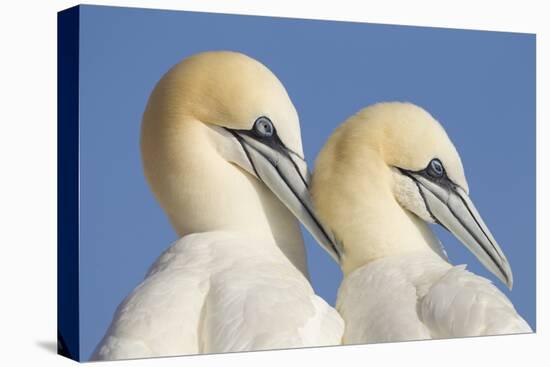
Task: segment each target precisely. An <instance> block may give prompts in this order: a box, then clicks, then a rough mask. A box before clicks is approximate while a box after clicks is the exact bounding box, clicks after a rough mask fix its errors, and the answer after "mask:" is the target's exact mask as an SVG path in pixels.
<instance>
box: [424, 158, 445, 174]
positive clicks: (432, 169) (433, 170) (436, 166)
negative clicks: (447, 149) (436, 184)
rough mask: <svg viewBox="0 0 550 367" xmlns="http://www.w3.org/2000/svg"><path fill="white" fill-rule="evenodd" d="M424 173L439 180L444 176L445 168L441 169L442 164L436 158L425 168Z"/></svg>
mask: <svg viewBox="0 0 550 367" xmlns="http://www.w3.org/2000/svg"><path fill="white" fill-rule="evenodd" d="M426 172H427V173H428V175H430V176H431V177H433V178H441V177H443V175H445V168H443V163H441V161H440V160H439V159H437V158H434V159H432V160H431V161H430V163H429V164H428V167H426Z"/></svg>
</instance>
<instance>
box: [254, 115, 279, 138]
mask: <svg viewBox="0 0 550 367" xmlns="http://www.w3.org/2000/svg"><path fill="white" fill-rule="evenodd" d="M254 132H255V133H256V135H258V136H259V137H261V138H269V137H270V136H272V135H273V133H274V132H275V128H274V127H273V123H272V122H271V120H270V119H268V118H267V117H265V116H262V117H259V118H258V119H257V120H256V122H255V123H254Z"/></svg>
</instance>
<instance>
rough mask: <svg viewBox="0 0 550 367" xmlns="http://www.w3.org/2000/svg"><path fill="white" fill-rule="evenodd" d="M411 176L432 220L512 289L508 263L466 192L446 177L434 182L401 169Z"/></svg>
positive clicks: (510, 271) (511, 277) (510, 270)
mask: <svg viewBox="0 0 550 367" xmlns="http://www.w3.org/2000/svg"><path fill="white" fill-rule="evenodd" d="M401 172H403V173H404V174H405V175H407V176H409V177H410V178H412V179H413V180H414V181H415V182H416V184H417V186H418V189H419V190H420V193H421V196H422V197H423V198H424V202H425V204H426V208H427V209H428V211H429V212H430V214H431V215H432V216H433V217H434V219H435V220H436V221H437V222H438V223H440V224H441V225H442V226H443V227H445V228H446V229H447V230H448V231H449V232H451V233H452V234H453V235H454V236H455V237H457V238H458V239H459V240H460V241H461V242H462V243H463V244H464V245H465V246H466V247H467V248H468V249H469V250H470V251H471V252H472V253H473V254H474V255H475V256H476V257H477V258H478V260H479V261H480V262H481V263H482V264H483V265H484V266H485V267H486V268H487V269H488V270H489V271H490V272H492V273H493V274H494V275H496V276H497V277H498V278H499V279H500V280H501V281H502V282H503V283H504V284H506V285H507V286H508V288H509V289H512V284H513V275H512V269H511V268H510V264H509V263H508V260H507V259H506V256H504V253H503V252H502V250H501V248H500V246H499V245H498V243H497V242H496V240H495V239H494V237H493V235H492V234H491V232H490V231H489V229H488V228H487V226H486V225H485V223H484V222H483V220H482V219H481V216H480V215H479V213H478V211H477V210H476V208H475V206H474V204H473V202H472V201H471V200H470V198H469V197H468V194H466V192H465V191H464V190H463V189H462V188H461V187H459V186H457V185H455V184H454V183H452V182H451V181H450V180H449V179H448V178H447V177H445V178H443V179H441V180H438V182H434V181H435V180H432V179H430V178H429V177H427V176H426V175H425V174H422V173H420V172H411V171H406V170H401Z"/></svg>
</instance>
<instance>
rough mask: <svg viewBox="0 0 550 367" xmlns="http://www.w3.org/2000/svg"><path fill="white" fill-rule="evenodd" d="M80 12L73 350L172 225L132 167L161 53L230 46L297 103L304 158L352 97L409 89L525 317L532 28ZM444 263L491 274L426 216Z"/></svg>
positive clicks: (325, 289)
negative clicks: (464, 186)
mask: <svg viewBox="0 0 550 367" xmlns="http://www.w3.org/2000/svg"><path fill="white" fill-rule="evenodd" d="M81 14H82V18H81V52H80V55H81V58H80V60H81V61H80V62H81V65H80V67H81V74H80V78H81V79H80V83H81V84H80V85H81V98H80V103H81V105H80V106H81V112H80V118H81V121H80V143H81V153H80V154H81V155H80V162H81V171H80V172H81V177H80V182H81V196H80V197H81V206H80V209H81V221H80V223H81V229H80V235H81V240H80V246H81V248H80V251H81V255H80V265H81V273H80V275H81V279H80V308H81V313H80V323H81V341H82V344H81V355H82V356H83V358H84V359H86V358H88V357H89V356H90V354H91V352H92V350H93V349H94V348H95V345H96V344H97V343H98V341H99V340H100V338H101V337H102V336H103V334H104V332H105V330H106V328H107V327H108V325H109V323H110V320H111V317H112V315H113V312H114V311H115V308H116V307H117V305H118V304H119V303H120V302H121V300H122V299H123V298H124V297H125V296H126V295H127V294H128V293H129V292H130V291H131V290H132V289H133V288H134V287H135V286H136V285H137V284H138V283H139V282H140V281H141V280H142V278H143V276H144V274H145V272H146V270H147V268H148V267H149V266H150V265H151V263H152V262H153V261H154V260H155V259H156V257H157V256H158V255H159V254H160V253H161V251H163V250H164V249H165V248H166V247H167V246H168V245H169V244H170V243H171V242H172V241H174V240H175V239H176V235H175V233H174V231H173V230H172V229H171V227H170V226H169V223H168V220H167V218H166V217H165V215H164V214H163V212H162V211H161V209H160V207H159V206H158V204H157V203H156V202H155V200H154V198H153V196H152V194H151V192H150V191H149V189H148V187H147V186H146V182H145V179H144V176H143V173H142V169H141V162H140V152H139V129H140V121H141V115H142V113H143V110H144V106H145V103H146V101H147V98H148V96H149V93H150V92H151V90H152V88H153V86H154V85H155V83H156V82H157V81H158V79H159V78H160V77H161V76H162V74H163V73H164V72H166V71H167V70H168V69H169V68H170V67H171V66H172V65H174V64H175V63H177V62H179V61H180V60H181V59H183V58H185V57H187V56H190V55H192V54H195V53H197V52H201V51H207V50H222V49H223V50H234V51H240V52H243V53H245V54H247V55H249V56H252V57H254V58H256V59H258V60H260V61H261V62H263V63H264V64H265V65H267V67H269V68H270V69H271V70H272V71H273V72H274V73H275V74H276V75H277V76H278V77H279V78H280V79H281V81H282V82H283V84H284V85H285V86H286V88H287V90H288V92H289V94H290V96H291V98H292V100H293V101H294V104H295V105H296V108H297V110H298V112H299V114H300V118H301V124H302V139H303V143H304V150H305V154H306V158H307V160H308V162H309V164H310V167H313V162H314V159H315V157H316V155H317V153H318V152H319V150H320V149H321V147H322V146H323V144H324V142H325V141H326V139H327V138H328V136H329V135H330V133H331V132H332V131H333V129H334V128H335V127H336V126H337V125H338V124H339V123H340V122H342V121H343V120H344V119H346V117H348V116H349V115H351V114H353V113H355V112H356V111H358V110H359V109H361V108H362V107H364V106H366V105H369V104H372V103H375V102H379V101H391V100H399V101H410V102H413V103H416V104H419V105H421V106H423V107H424V108H426V109H427V110H429V111H430V112H431V113H432V114H433V115H434V116H435V117H436V118H437V119H439V120H440V121H441V123H442V124H443V126H444V127H445V129H446V130H447V132H448V134H449V135H450V137H451V139H452V140H453V142H454V143H455V145H456V147H457V149H458V150H459V152H460V154H461V155H462V159H463V163H464V166H465V169H466V175H467V178H468V180H469V184H470V189H471V196H472V199H473V200H474V202H475V203H476V204H477V207H478V209H479V211H480V213H481V214H482V216H483V217H484V219H485V221H486V223H487V225H488V226H489V227H490V228H491V230H492V232H493V234H494V235H495V237H496V238H497V240H498V241H499V242H500V244H501V246H502V248H503V250H504V252H505V253H506V254H507V256H508V258H509V260H510V262H511V264H512V268H513V271H514V276H515V284H514V290H513V291H512V292H509V291H507V290H506V289H505V288H504V287H503V286H502V284H500V283H497V285H498V286H499V287H500V288H501V289H502V290H503V291H504V293H505V294H507V295H508V296H509V297H510V298H511V299H512V301H513V303H514V305H515V306H516V308H517V309H518V311H519V312H520V313H521V314H522V315H523V316H524V317H525V318H526V319H527V321H528V322H529V323H530V324H531V326H532V327H534V326H535V36H534V35H526V34H513V33H495V32H482V31H463V30H445V29H437V28H418V27H402V26H386V25H374V24H361V23H343V22H326V21H309V20H293V19H281V18H270V17H250V16H231V15H216V14H201V13H187V12H170V11H155V10H142V9H126V8H111V7H91V6H84V7H83V8H82V12H81ZM436 231H437V234H438V235H439V236H440V238H441V240H442V241H443V243H444V244H445V247H446V249H447V251H448V253H449V256H450V259H451V261H452V262H453V263H456V264H459V263H466V264H468V267H469V269H470V270H472V271H474V272H475V273H477V274H480V275H483V276H486V277H489V278H491V279H492V280H493V281H496V279H495V278H494V277H493V276H492V275H490V274H489V273H488V272H487V271H486V270H485V269H483V268H482V266H481V265H480V264H479V263H478V261H477V260H476V259H475V258H474V257H473V256H472V255H470V253H469V252H468V251H467V250H466V249H465V248H464V247H463V246H462V245H461V244H460V243H459V242H458V241H457V240H456V239H454V238H453V237H452V236H451V235H449V234H447V233H446V232H445V231H443V230H440V229H439V228H438V229H436ZM305 238H306V242H307V249H308V255H309V258H308V261H309V265H310V272H311V277H312V281H313V286H314V288H315V290H316V292H317V293H318V294H319V295H321V296H322V297H323V298H324V299H326V300H327V301H328V302H330V303H331V304H334V300H335V296H336V290H337V287H338V284H339V282H340V280H341V275H340V272H339V270H338V268H337V266H336V265H335V264H334V263H333V262H332V261H331V260H330V258H329V256H328V255H326V254H325V253H324V252H323V251H322V250H321V249H320V248H319V247H318V246H317V245H316V244H315V242H314V241H313V240H312V238H311V237H310V236H309V235H308V234H305Z"/></svg>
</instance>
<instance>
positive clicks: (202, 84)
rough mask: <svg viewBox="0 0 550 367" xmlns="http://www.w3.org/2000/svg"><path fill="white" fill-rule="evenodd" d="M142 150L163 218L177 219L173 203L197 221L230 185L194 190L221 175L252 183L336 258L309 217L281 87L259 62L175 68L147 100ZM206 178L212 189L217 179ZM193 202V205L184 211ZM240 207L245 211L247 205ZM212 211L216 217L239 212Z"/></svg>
mask: <svg viewBox="0 0 550 367" xmlns="http://www.w3.org/2000/svg"><path fill="white" fill-rule="evenodd" d="M141 148H142V158H143V164H144V171H145V175H146V177H147V179H148V181H149V183H150V186H151V187H152V190H153V191H154V193H155V194H156V196H157V199H158V200H159V201H160V203H161V206H162V207H163V208H164V209H165V211H167V212H168V214H169V216H171V215H172V216H176V215H178V213H174V211H178V210H180V211H181V209H178V208H177V207H175V206H174V205H173V202H174V201H179V202H181V203H182V204H181V205H180V206H179V208H182V207H185V211H187V212H188V213H186V214H187V216H188V217H189V221H191V220H192V218H191V217H193V216H200V215H201V207H200V206H201V205H202V204H205V203H207V202H208V201H209V200H210V201H212V200H213V199H209V196H212V194H213V193H212V191H211V190H213V189H215V190H218V191H223V190H224V185H225V186H226V187H225V188H227V185H232V182H233V181H230V180H227V181H225V180H224V178H223V176H222V175H220V176H218V177H221V178H220V179H219V180H220V182H202V183H199V182H198V181H199V178H200V177H199V176H202V175H203V173H204V172H206V171H209V170H210V171H212V170H219V171H226V173H227V175H226V177H228V178H234V177H235V175H240V176H243V175H251V176H253V177H254V180H259V181H260V182H262V183H263V184H264V185H265V186H267V188H268V189H269V190H270V191H271V192H273V193H274V194H275V195H276V197H277V198H278V199H279V200H280V201H281V202H282V203H283V204H284V205H285V206H286V207H287V208H288V209H289V210H290V211H291V212H292V213H293V214H294V215H295V216H296V217H297V218H298V219H299V220H300V221H301V222H302V223H303V224H304V225H305V227H306V228H307V229H308V230H309V231H310V232H311V233H312V234H313V236H314V237H315V238H316V239H317V240H318V241H319V242H320V243H321V244H322V245H323V246H324V247H326V248H327V250H328V251H329V253H331V254H332V255H333V256H336V252H335V250H334V245H333V244H332V242H331V237H330V234H328V233H327V232H326V231H325V229H324V228H323V227H322V225H321V224H320V223H319V221H318V220H317V218H316V216H315V214H314V212H313V210H312V204H311V200H310V197H309V191H308V182H309V177H308V170H307V166H306V163H305V160H304V157H303V151H302V144H301V137H300V126H299V120H298V115H297V112H296V109H295V108H294V106H293V104H292V102H291V100H290V98H289V96H288V94H287V92H286V90H285V88H284V87H283V85H282V84H281V82H280V81H279V80H278V79H277V77H276V76H275V75H273V73H272V72H271V71H270V70H269V69H268V68H267V67H265V66H264V65H263V64H261V63H260V62H258V61H256V60H254V59H252V58H250V57H248V56H245V55H243V54H240V53H236V52H225V51H222V52H205V53H201V54H197V55H194V56H192V57H189V58H187V59H185V60H184V61H182V62H181V63H179V64H177V65H176V66H174V67H173V68H172V69H171V70H170V71H168V72H167V73H166V74H165V75H164V76H163V78H162V79H161V80H160V81H159V82H158V84H157V86H156V87H155V90H154V91H153V93H152V95H151V97H150V99H149V102H148V105H147V108H146V111H145V113H144V118H143V123H142V135H141ZM220 158H221V160H222V161H223V162H222V163H220ZM204 176H205V177H204V180H210V181H212V180H213V177H216V176H214V175H204ZM239 180H240V181H239V182H241V183H243V182H245V181H246V180H244V179H239ZM193 185H194V186H193ZM191 186H193V189H191V188H190V187H191ZM248 186H250V185H248ZM209 190H210V192H208V191H209ZM262 190H263V189H262ZM235 191H239V189H238V188H237V189H236V190H234V191H233V192H235ZM198 195H200V196H201V198H199V199H200V200H199V199H197V201H196V202H197V204H189V203H190V202H192V201H193V200H195V197H196V196H198ZM192 196H195V197H192ZM220 198H223V196H220ZM240 202H241V203H242V204H243V205H244V204H245V203H246V198H242V200H241V201H240ZM210 205H211V206H213V207H214V208H215V207H219V208H220V210H221V209H222V207H223V206H224V205H234V206H238V205H240V204H239V200H236V201H232V202H230V203H229V204H227V203H225V202H214V203H210ZM171 211H172V213H170V212H171ZM210 215H211V214H210ZM209 220H210V221H211V222H215V221H216V218H209ZM172 222H173V223H174V220H172ZM176 226H177V225H176ZM184 231H185V229H183V230H180V231H179V232H184Z"/></svg>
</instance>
